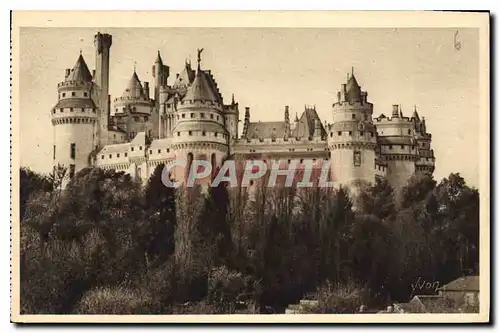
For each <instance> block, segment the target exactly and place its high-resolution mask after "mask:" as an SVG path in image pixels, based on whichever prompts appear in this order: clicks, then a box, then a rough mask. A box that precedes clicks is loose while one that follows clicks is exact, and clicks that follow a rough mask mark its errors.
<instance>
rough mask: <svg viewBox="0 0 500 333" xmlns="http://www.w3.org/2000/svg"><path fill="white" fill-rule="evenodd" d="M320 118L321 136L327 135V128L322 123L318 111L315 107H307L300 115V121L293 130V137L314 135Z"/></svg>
mask: <svg viewBox="0 0 500 333" xmlns="http://www.w3.org/2000/svg"><path fill="white" fill-rule="evenodd" d="M316 120H319V124H320V129H321V137H325V136H326V130H325V128H324V126H323V124H322V123H321V119H320V118H319V116H318V113H317V112H316V110H315V109H311V108H306V109H305V110H304V112H303V113H302V115H301V116H300V119H299V121H298V122H297V124H296V125H295V128H294V130H293V131H292V134H291V136H292V137H302V138H303V137H312V136H314V128H315V122H316Z"/></svg>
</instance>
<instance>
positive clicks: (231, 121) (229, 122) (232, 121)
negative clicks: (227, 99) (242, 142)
mask: <svg viewBox="0 0 500 333" xmlns="http://www.w3.org/2000/svg"><path fill="white" fill-rule="evenodd" d="M224 113H225V117H226V128H227V130H228V131H229V136H230V139H237V138H238V123H239V118H240V111H239V109H238V103H236V102H235V101H234V94H233V96H232V99H231V104H229V105H227V106H226V107H225V108H224Z"/></svg>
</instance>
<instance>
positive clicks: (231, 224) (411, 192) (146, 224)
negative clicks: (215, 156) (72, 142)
mask: <svg viewBox="0 0 500 333" xmlns="http://www.w3.org/2000/svg"><path fill="white" fill-rule="evenodd" d="M161 171H162V167H161V166H159V167H158V168H157V170H155V172H154V174H153V176H152V177H151V179H150V180H149V181H148V183H147V184H146V186H145V187H143V186H141V185H140V184H139V183H137V182H136V181H134V180H133V179H132V178H131V177H130V176H128V175H126V174H124V173H121V172H115V171H110V170H102V169H98V168H88V169H84V170H82V171H80V172H79V173H77V174H76V176H75V177H73V179H72V180H71V181H70V182H69V184H68V185H67V186H66V187H64V189H63V188H62V187H61V184H60V182H59V181H58V178H57V177H44V176H42V175H38V174H36V173H33V172H31V171H29V170H26V169H22V170H21V184H20V186H21V202H20V209H21V308H22V313H92V314H93V313H106V314H127V313H136V314H143V313H248V312H250V313H259V312H261V313H264V312H283V310H284V308H285V307H286V306H287V305H288V304H292V303H297V302H298V300H300V299H302V298H303V297H304V295H306V294H307V293H311V292H316V293H317V294H316V295H317V298H318V299H319V300H320V305H321V306H320V308H319V310H318V311H319V312H344V313H345V312H352V311H354V308H356V307H358V306H359V305H360V304H367V305H368V306H370V307H375V308H376V307H384V306H385V305H386V304H387V303H388V302H392V301H407V300H408V299H409V298H410V297H411V296H412V292H413V290H412V283H413V282H414V281H416V280H417V279H418V278H420V279H422V280H424V279H425V280H426V281H439V282H440V283H441V284H444V283H447V282H449V281H451V280H452V279H454V278H457V277H459V276H462V275H464V274H477V273H478V270H479V267H478V262H479V194H478V191H477V190H476V189H474V188H470V187H468V186H467V185H466V184H465V182H464V179H463V178H461V177H460V175H458V174H451V175H450V176H449V177H448V178H446V179H443V180H442V181H441V182H439V183H436V181H434V180H433V179H432V177H431V176H428V175H424V174H416V175H415V176H413V177H412V178H411V179H410V180H409V182H408V185H407V186H406V187H405V188H404V189H402V190H401V193H398V195H397V196H396V195H395V193H394V191H393V189H392V188H391V187H390V186H389V184H388V183H387V182H386V181H380V180H377V182H376V183H375V184H373V185H370V184H359V186H358V187H357V189H356V191H355V192H354V193H355V194H353V193H350V192H349V191H348V190H347V189H346V188H340V189H338V190H332V189H321V188H308V189H294V188H282V187H276V188H266V187H263V188H257V190H256V191H255V192H254V193H248V192H247V191H246V190H244V189H241V188H226V187H225V186H224V185H220V186H219V187H217V188H209V189H202V188H199V187H194V188H190V189H176V190H174V189H171V188H167V187H165V186H164V185H163V184H162V182H161ZM61 173H62V171H61ZM396 198H397V199H396Z"/></svg>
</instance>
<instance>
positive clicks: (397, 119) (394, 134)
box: [375, 104, 418, 190]
mask: <svg viewBox="0 0 500 333" xmlns="http://www.w3.org/2000/svg"><path fill="white" fill-rule="evenodd" d="M375 120H376V124H377V132H378V137H379V140H378V142H379V145H380V152H381V155H382V156H383V158H384V159H385V161H386V163H387V172H386V177H387V180H388V181H389V183H390V184H391V185H392V187H393V188H394V189H395V190H399V189H401V188H402V187H403V186H405V185H406V183H407V182H408V179H409V178H410V177H411V176H412V175H413V173H414V172H415V162H416V161H417V160H418V149H417V145H416V141H415V134H416V133H415V128H414V127H415V126H414V121H413V120H412V119H410V118H408V117H405V116H403V112H402V110H401V108H400V106H399V105H397V104H394V105H393V106H392V115H391V117H390V118H388V117H385V116H383V115H381V116H380V117H378V118H376V119H375Z"/></svg>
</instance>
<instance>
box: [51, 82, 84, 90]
mask: <svg viewBox="0 0 500 333" xmlns="http://www.w3.org/2000/svg"><path fill="white" fill-rule="evenodd" d="M91 86H92V82H85V81H63V82H59V83H58V84H57V89H61V88H66V87H67V88H82V89H83V88H84V89H90V87H91Z"/></svg>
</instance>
